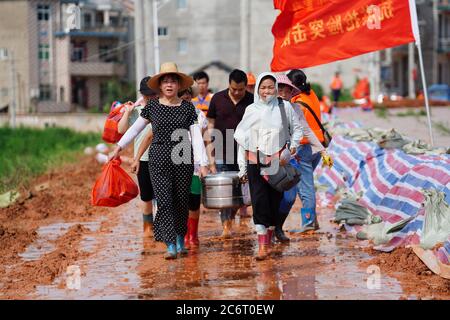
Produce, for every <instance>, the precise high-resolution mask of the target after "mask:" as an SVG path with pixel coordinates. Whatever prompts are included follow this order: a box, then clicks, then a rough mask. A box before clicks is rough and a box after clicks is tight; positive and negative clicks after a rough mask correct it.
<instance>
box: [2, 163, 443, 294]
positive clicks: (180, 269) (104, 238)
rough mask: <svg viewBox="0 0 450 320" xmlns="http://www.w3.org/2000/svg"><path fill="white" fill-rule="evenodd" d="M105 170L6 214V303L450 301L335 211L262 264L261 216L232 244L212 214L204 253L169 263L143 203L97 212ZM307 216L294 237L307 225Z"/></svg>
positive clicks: (45, 188)
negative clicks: (338, 219)
mask: <svg viewBox="0 0 450 320" xmlns="http://www.w3.org/2000/svg"><path fill="white" fill-rule="evenodd" d="M100 170H101V167H100V165H98V164H97V163H96V162H95V160H94V159H93V158H92V157H82V158H80V160H79V161H78V163H76V164H71V165H66V166H64V167H62V168H60V169H57V170H54V171H52V172H49V173H48V174H46V175H43V176H42V177H40V178H39V179H37V180H36V181H35V182H34V183H33V184H32V185H31V186H29V187H28V189H26V190H25V189H24V190H23V193H24V194H25V195H24V196H23V197H22V199H21V200H20V201H19V202H18V203H16V204H14V205H12V206H10V207H8V208H5V209H0V299H246V300H248V299H252V300H253V299H276V300H279V299H283V300H285V299H308V300H309V299H450V281H448V280H444V279H442V278H440V277H438V276H436V275H434V274H432V273H430V272H427V268H426V267H425V266H424V265H423V264H422V263H421V261H420V260H419V259H418V258H417V257H415V255H413V254H412V255H411V252H410V251H409V249H401V250H400V251H398V252H394V253H392V254H387V255H386V254H383V256H382V255H380V254H379V253H377V252H375V251H372V250H371V249H370V245H369V243H368V242H366V241H357V240H356V239H355V238H354V237H353V236H351V235H349V234H346V233H345V231H342V230H339V229H338V226H337V225H336V224H334V223H332V222H331V221H332V219H333V215H334V212H333V210H332V209H331V208H321V209H320V211H319V212H320V214H319V223H320V226H321V229H320V230H319V231H318V232H316V233H315V234H309V235H299V234H296V233H292V232H288V233H287V234H288V236H289V237H291V242H290V243H289V244H287V245H286V244H275V245H274V246H273V247H272V253H271V256H270V258H269V259H268V260H265V261H262V262H257V261H256V260H255V259H254V257H253V256H254V254H255V252H256V250H257V241H256V234H255V233H254V228H253V222H252V219H251V218H240V217H239V216H238V217H237V218H236V221H235V224H234V236H233V238H232V239H229V240H222V239H221V238H220V234H221V225H220V218H219V215H218V212H217V211H214V210H204V211H203V212H202V215H201V218H200V219H201V220H200V228H199V238H200V246H199V247H198V248H196V249H192V250H190V252H189V254H188V256H187V257H184V258H179V259H176V260H174V261H166V260H164V259H163V254H164V252H165V246H164V245H162V244H161V243H155V242H154V241H153V240H152V239H150V238H144V237H143V234H142V217H141V214H140V211H139V208H138V203H139V201H138V200H137V199H135V200H133V201H131V202H130V203H128V204H126V205H124V206H121V207H119V208H114V209H106V208H94V207H91V206H90V204H89V199H90V191H91V188H92V185H93V183H94V180H95V177H96V176H97V175H98V174H99V172H100ZM36 186H38V188H35V187H36ZM27 192H28V193H27ZM299 208H300V202H299V201H298V202H297V203H296V205H295V207H294V210H293V211H292V212H291V215H290V216H289V218H288V220H287V222H286V224H285V229H286V230H292V229H295V228H298V226H299V225H300V215H299V214H298V210H299ZM250 212H251V210H250ZM401 261H408V263H407V264H405V263H401ZM373 270H375V273H373V272H374V271H373ZM377 270H379V271H380V272H379V273H377Z"/></svg>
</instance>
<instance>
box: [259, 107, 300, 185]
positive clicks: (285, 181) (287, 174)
mask: <svg viewBox="0 0 450 320" xmlns="http://www.w3.org/2000/svg"><path fill="white" fill-rule="evenodd" d="M278 106H279V108H280V113H281V120H282V123H283V129H284V130H287V135H286V136H287V139H286V148H287V149H288V150H289V149H290V146H291V141H290V133H289V129H288V128H289V125H288V122H287V117H286V110H285V109H284V102H283V100H282V99H280V98H278ZM257 158H258V162H259V154H258V155H257ZM299 181H300V170H299V169H297V168H296V167H294V166H293V165H292V164H291V163H290V162H288V163H286V164H285V165H284V166H281V165H279V166H278V171H277V173H275V174H272V175H268V181H267V182H268V183H269V184H270V186H271V187H272V188H274V189H275V190H277V191H278V192H284V191H287V190H290V189H291V188H292V187H294V186H295V185H297V183H298V182H299Z"/></svg>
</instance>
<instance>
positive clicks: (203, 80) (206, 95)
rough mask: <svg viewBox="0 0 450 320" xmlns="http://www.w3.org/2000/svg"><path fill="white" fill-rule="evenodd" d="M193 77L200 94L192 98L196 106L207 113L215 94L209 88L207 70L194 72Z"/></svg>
mask: <svg viewBox="0 0 450 320" xmlns="http://www.w3.org/2000/svg"><path fill="white" fill-rule="evenodd" d="M193 78H194V81H195V83H196V85H197V88H198V95H197V96H196V97H195V98H193V99H192V103H193V104H194V107H196V108H197V109H199V110H201V111H203V113H204V114H205V115H206V113H207V112H208V109H209V104H210V102H211V99H212V97H213V94H212V93H210V92H209V90H208V86H209V76H208V74H207V73H206V72H205V71H199V72H196V73H194V76H193Z"/></svg>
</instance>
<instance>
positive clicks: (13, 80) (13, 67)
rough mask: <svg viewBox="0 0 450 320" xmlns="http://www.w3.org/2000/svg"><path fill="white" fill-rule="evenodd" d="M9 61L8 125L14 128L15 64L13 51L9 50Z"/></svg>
mask: <svg viewBox="0 0 450 320" xmlns="http://www.w3.org/2000/svg"><path fill="white" fill-rule="evenodd" d="M10 53H11V54H10V62H11V110H10V111H9V112H10V116H11V118H10V126H11V128H13V129H15V128H16V66H15V61H14V55H13V52H12V51H11V52H10Z"/></svg>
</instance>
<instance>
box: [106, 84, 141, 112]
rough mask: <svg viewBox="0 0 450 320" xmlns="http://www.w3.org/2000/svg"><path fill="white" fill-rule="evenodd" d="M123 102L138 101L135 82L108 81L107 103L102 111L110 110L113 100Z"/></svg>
mask: <svg viewBox="0 0 450 320" xmlns="http://www.w3.org/2000/svg"><path fill="white" fill-rule="evenodd" d="M116 100H118V101H120V102H122V103H124V102H127V101H136V84H135V83H134V82H121V81H119V80H116V79H114V80H109V81H108V82H107V83H106V92H105V101H106V102H105V103H104V105H103V108H102V111H103V112H109V110H110V107H111V104H112V103H113V101H116Z"/></svg>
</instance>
